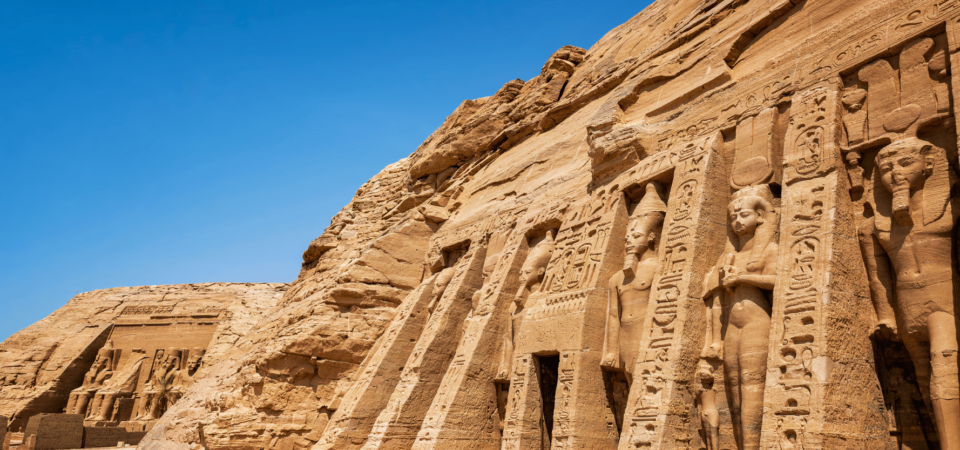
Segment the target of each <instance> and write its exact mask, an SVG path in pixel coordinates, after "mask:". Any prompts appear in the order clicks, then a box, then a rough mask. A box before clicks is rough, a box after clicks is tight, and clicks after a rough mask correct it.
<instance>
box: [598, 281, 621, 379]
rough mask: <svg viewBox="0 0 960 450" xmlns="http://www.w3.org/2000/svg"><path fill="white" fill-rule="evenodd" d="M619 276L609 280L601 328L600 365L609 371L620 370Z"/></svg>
mask: <svg viewBox="0 0 960 450" xmlns="http://www.w3.org/2000/svg"><path fill="white" fill-rule="evenodd" d="M621 274H622V272H618V273H617V274H616V275H614V276H613V278H611V279H610V283H609V284H608V289H607V322H606V325H605V326H604V327H603V329H604V334H603V360H602V361H601V363H600V365H601V366H602V367H606V368H609V369H619V368H620V367H619V366H620V361H619V359H620V298H619V297H620V296H619V293H618V292H617V287H618V286H619V285H620V280H621V279H622V277H621Z"/></svg>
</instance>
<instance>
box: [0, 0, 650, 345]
mask: <svg viewBox="0 0 960 450" xmlns="http://www.w3.org/2000/svg"><path fill="white" fill-rule="evenodd" d="M649 3H650V2H649V0H641V1H614V0H608V1H599V2H598V1H560V0H553V1H543V0H529V1H470V2H466V1H463V2H460V1H443V2H441V1H434V2H422V1H403V2H400V1H336V2H335V1H330V0H313V1H298V0H286V1H282V2H276V1H273V2H270V1H247V0H229V1H169V0H168V1H127V0H124V1H96V2H77V1H62V2H55V1H42V0H27V1H20V0H5V1H3V2H0V305H2V313H0V339H5V338H6V337H8V336H9V335H11V334H13V333H14V332H16V331H18V330H19V329H21V328H23V327H26V326H27V325H29V324H31V323H33V322H35V321H37V320H39V319H41V318H43V317H44V316H46V315H47V314H49V313H51V312H53V311H54V310H55V309H56V308H58V307H60V306H62V305H63V304H65V303H66V302H67V301H68V300H69V299H70V297H72V296H73V295H75V294H76V293H77V292H84V291H90V290H94V289H103V288H109V287H116V286H138V285H150V284H178V283H196V282H210V281H235V282H290V281H293V280H294V279H296V276H297V272H298V270H299V268H300V255H301V253H302V252H303V250H304V249H306V247H307V244H308V243H309V242H310V241H311V240H312V239H314V238H315V237H317V236H318V235H319V234H320V233H321V232H322V231H323V229H324V228H325V227H326V226H327V225H328V224H329V223H330V218H331V217H332V216H333V215H334V214H335V213H336V212H337V211H338V210H339V209H340V208H342V207H343V206H344V205H345V204H346V203H347V202H348V201H349V200H350V198H351V197H352V196H353V194H354V192H355V191H356V189H357V188H359V187H360V185H361V184H362V183H363V182H364V181H366V180H367V179H369V178H370V177H371V176H373V175H374V174H376V173H377V172H378V171H380V169H382V168H383V167H384V166H385V165H387V164H390V163H392V162H394V161H396V160H398V159H400V158H403V157H405V156H407V155H408V154H410V153H411V152H413V151H414V150H415V149H416V147H417V146H418V145H419V144H420V143H421V142H422V141H423V139H424V138H426V137H427V136H428V135H429V134H430V133H431V132H432V131H433V130H434V129H435V128H436V127H438V126H439V125H440V124H441V123H442V122H443V119H444V118H445V117H446V116H447V115H448V114H449V113H450V112H452V111H453V109H454V108H455V107H456V106H457V105H458V104H459V103H460V102H461V101H463V100H464V99H467V98H477V97H484V96H487V95H491V94H493V93H494V92H495V91H496V90H497V89H498V88H499V87H500V86H502V85H503V83H505V82H507V81H509V80H511V79H514V78H521V79H524V80H528V79H530V78H532V77H534V76H536V75H537V74H539V72H540V68H541V67H542V65H543V63H544V62H545V61H546V59H547V57H549V56H550V54H551V53H553V52H554V51H555V50H556V49H558V48H560V47H561V46H563V45H568V44H572V45H577V46H581V47H584V48H589V47H590V46H591V45H592V44H593V43H594V42H596V41H597V40H598V39H600V38H601V37H602V36H603V35H604V34H605V33H606V32H607V31H609V30H610V29H612V28H614V27H616V26H617V25H619V24H621V23H623V22H626V21H627V20H628V19H630V18H631V17H632V16H634V15H635V14H637V13H638V12H640V11H641V10H642V9H643V8H644V7H645V6H647V4H649Z"/></svg>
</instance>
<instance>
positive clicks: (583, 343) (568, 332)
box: [501, 189, 628, 450]
mask: <svg viewBox="0 0 960 450" xmlns="http://www.w3.org/2000/svg"><path fill="white" fill-rule="evenodd" d="M627 220H628V215H627V208H626V205H625V201H624V198H623V194H622V193H620V192H610V191H609V190H607V189H597V190H596V191H595V192H594V193H593V195H592V196H591V198H590V199H589V200H588V201H586V202H583V203H580V204H578V205H575V206H572V207H571V208H570V210H569V211H568V212H567V214H566V216H565V218H564V220H563V225H562V226H561V228H560V229H559V231H558V233H557V238H556V247H555V249H554V251H553V256H552V257H551V260H550V263H549V265H548V266H547V270H546V274H545V275H544V279H543V283H542V284H541V288H540V290H539V291H537V292H535V293H532V294H531V295H530V297H529V298H528V299H527V305H528V308H527V312H526V316H525V317H524V319H523V324H522V325H521V327H520V331H519V333H518V334H517V339H516V343H515V349H514V363H513V374H512V375H511V383H510V393H509V398H508V401H507V411H506V418H505V423H504V432H503V445H502V447H501V448H503V449H510V450H513V449H538V450H539V449H541V448H553V449H567V448H571V449H572V448H584V449H587V448H589V449H605V448H608V449H612V448H615V447H616V436H617V428H616V427H617V424H616V421H615V420H614V419H613V417H612V415H608V414H607V404H606V394H605V391H604V384H603V377H602V373H601V370H600V359H601V357H602V355H601V353H602V351H603V331H604V323H605V320H604V319H605V315H606V302H607V292H608V289H607V286H608V284H607V283H608V281H609V280H610V277H611V276H613V274H614V273H616V272H617V270H619V269H620V268H621V267H622V262H623V245H624V239H623V236H624V234H625V233H626V226H627ZM535 355H544V356H545V357H550V358H557V359H558V360H559V363H558V364H557V367H556V370H557V373H556V375H557V379H556V392H555V395H554V396H553V399H552V400H551V399H544V398H543V396H546V395H549V393H548V392H541V389H540V385H539V383H540V380H539V370H540V366H539V362H538V359H537V358H538V356H535ZM547 402H551V403H552V404H553V405H554V413H553V415H552V417H544V416H543V409H544V408H542V406H543V405H544V404H545V403H547ZM551 424H552V428H551ZM548 429H549V430H548ZM548 431H552V436H550V437H551V438H552V443H551V441H550V440H548V436H547V435H548ZM551 446H552V447H551Z"/></svg>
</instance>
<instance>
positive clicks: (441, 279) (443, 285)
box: [433, 267, 453, 300]
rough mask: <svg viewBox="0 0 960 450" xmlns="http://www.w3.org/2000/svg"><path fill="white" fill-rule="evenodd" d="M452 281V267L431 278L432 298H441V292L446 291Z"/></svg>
mask: <svg viewBox="0 0 960 450" xmlns="http://www.w3.org/2000/svg"><path fill="white" fill-rule="evenodd" d="M452 279H453V267H447V268H446V269H443V270H441V271H440V272H439V273H437V275H436V277H434V278H433V298H434V299H436V300H439V299H440V297H441V296H443V291H445V290H446V289H447V285H448V284H450V280H452Z"/></svg>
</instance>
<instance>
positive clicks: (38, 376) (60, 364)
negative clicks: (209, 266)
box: [0, 283, 288, 444]
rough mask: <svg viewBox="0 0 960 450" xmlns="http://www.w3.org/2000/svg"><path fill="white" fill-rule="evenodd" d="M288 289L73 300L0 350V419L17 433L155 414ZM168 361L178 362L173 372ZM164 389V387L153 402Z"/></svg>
mask: <svg viewBox="0 0 960 450" xmlns="http://www.w3.org/2000/svg"><path fill="white" fill-rule="evenodd" d="M287 287H288V285H285V284H265V283H204V284H185V285H170V286H140V287H128V288H113V289H104V290H99V291H92V292H85V293H82V294H79V295H77V296H76V297H74V298H72V299H71V300H70V301H69V302H68V303H67V304H66V305H65V306H63V307H62V308H60V309H58V310H57V311H56V312H54V313H53V314H51V315H49V316H47V317H46V318H44V319H43V320H40V321H39V322H37V323H35V324H33V325H31V326H29V327H27V328H25V329H24V330H22V331H20V332H19V333H17V334H14V335H13V336H11V337H10V338H9V339H7V340H6V341H4V342H3V343H2V344H0V416H4V417H9V418H11V420H10V425H9V426H10V429H11V430H12V431H20V430H23V429H25V428H26V426H27V422H28V420H29V418H30V417H33V416H35V415H37V414H43V413H47V414H57V413H63V412H67V413H70V414H82V415H83V416H79V417H81V418H85V419H86V420H85V422H87V423H88V424H89V425H97V426H110V425H113V426H116V425H118V423H119V422H121V421H131V420H133V419H135V418H136V416H137V415H139V414H138V413H139V412H141V410H142V409H144V408H148V404H149V406H150V407H155V408H161V409H162V408H163V407H165V403H168V401H169V402H170V403H172V402H173V401H175V399H176V397H177V395H179V392H178V391H179V390H182V389H185V388H186V387H188V386H189V384H190V383H191V382H192V379H194V378H201V377H203V376H204V375H205V374H206V373H207V372H208V371H209V370H210V368H211V367H213V366H214V365H216V364H217V363H218V362H219V361H220V360H221V359H223V357H224V356H225V355H226V354H227V352H228V350H229V349H230V348H231V347H233V346H234V345H235V344H236V343H237V341H238V339H239V338H240V337H241V336H243V335H246V334H247V333H249V332H250V330H251V329H252V328H253V326H254V325H255V324H256V323H257V321H258V320H259V318H260V317H261V316H262V315H263V314H264V312H266V311H267V310H268V309H270V308H272V307H274V306H275V305H276V304H277V302H278V300H279V299H280V298H281V297H282V296H283V294H284V292H285V291H286V289H287ZM171 349H173V350H172V351H171ZM165 353H166V356H167V357H170V356H172V355H174V354H176V355H178V356H179V358H180V360H178V361H177V363H176V364H173V359H172V358H166V359H164V354H165ZM154 359H156V363H154V362H153V360H154ZM167 360H169V362H168V364H170V365H171V367H170V368H168V369H167V370H164V369H162V368H161V366H163V363H164V362H165V361H167ZM173 366H176V367H173ZM181 367H182V368H183V369H184V370H182V371H181V370H179V369H181ZM160 373H165V374H168V375H169V376H167V377H160V376H159V375H158V374H160ZM174 374H176V376H174ZM158 378H166V379H165V380H164V381H165V382H164V383H157V379H158ZM161 384H163V385H165V386H167V385H168V387H169V389H165V390H164V393H163V394H164V395H156V394H155V392H156V391H157V390H158V389H160V385H161ZM95 405H96V406H95ZM135 406H140V408H135ZM156 412H157V413H159V412H160V411H156ZM51 420H54V419H51ZM81 426H82V425H81ZM114 444H115V443H114Z"/></svg>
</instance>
